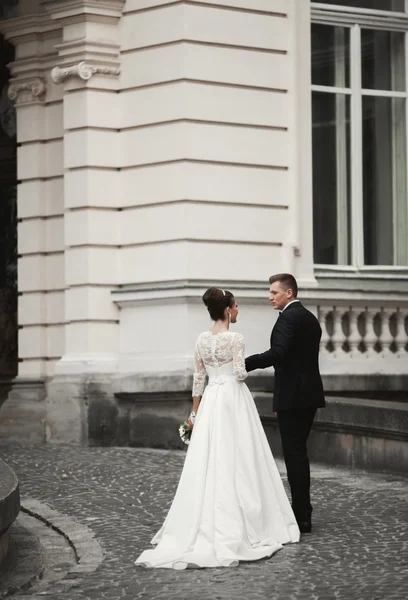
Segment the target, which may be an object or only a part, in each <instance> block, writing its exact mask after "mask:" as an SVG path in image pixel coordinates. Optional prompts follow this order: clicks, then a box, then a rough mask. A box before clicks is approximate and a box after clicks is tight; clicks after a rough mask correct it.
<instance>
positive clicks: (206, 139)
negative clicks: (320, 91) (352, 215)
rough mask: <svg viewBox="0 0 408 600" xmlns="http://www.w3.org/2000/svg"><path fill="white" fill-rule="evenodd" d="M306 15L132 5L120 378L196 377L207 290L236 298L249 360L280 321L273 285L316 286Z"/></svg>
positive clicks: (257, 5)
mask: <svg viewBox="0 0 408 600" xmlns="http://www.w3.org/2000/svg"><path fill="white" fill-rule="evenodd" d="M308 15H309V5H308V2H304V3H302V5H301V6H299V3H297V6H296V11H295V2H293V1H292V0H272V1H268V2H266V1H257V2H254V1H253V0H247V1H245V0H240V1H238V0H237V1H232V0H231V1H228V2H215V1H214V2H210V3H206V4H205V5H203V4H202V3H200V2H188V3H182V2H181V3H172V2H140V1H139V0H127V2H126V5H125V9H124V14H123V18H122V20H121V23H120V27H121V44H122V67H121V68H122V73H121V89H122V92H121V94H120V98H121V103H122V111H121V112H122V121H121V134H120V138H121V142H120V151H121V156H120V163H119V164H120V165H121V169H122V170H121V173H120V178H121V192H122V206H123V211H122V212H121V213H120V217H119V218H120V236H121V243H122V248H121V250H120V265H121V283H122V285H124V286H126V288H125V289H124V290H123V291H122V292H120V291H119V292H115V294H114V297H115V300H116V301H117V303H118V305H119V306H120V307H121V317H120V331H121V334H120V357H119V370H120V371H122V370H123V371H131V372H140V371H142V372H143V371H146V370H147V371H155V370H158V371H160V370H163V369H164V370H166V371H173V370H179V369H188V368H191V356H192V351H193V348H194V341H195V337H196V335H197V334H198V333H199V332H200V330H201V329H202V328H205V327H208V325H209V322H208V315H207V314H206V311H205V309H204V308H203V306H202V304H199V298H200V296H201V294H202V292H203V291H204V290H205V288H206V287H207V286H208V285H212V284H214V285H219V286H221V287H228V288H229V289H231V290H232V291H233V292H235V293H236V294H237V296H238V299H239V301H240V302H241V303H243V306H242V318H241V321H240V329H241V330H244V332H245V333H246V334H247V342H248V345H249V348H251V349H253V350H255V349H260V347H262V345H266V344H267V340H268V333H269V330H270V326H271V324H272V323H273V320H274V318H275V317H274V315H273V313H272V312H271V310H270V307H269V306H268V303H267V295H268V284H267V280H268V277H269V275H270V274H272V273H273V272H278V271H283V270H285V271H287V270H288V271H292V272H295V273H296V274H297V275H298V277H299V278H300V279H301V280H304V281H305V282H307V283H308V285H310V284H313V282H314V277H313V271H312V261H311V255H312V244H311V180H310V177H311V169H310V106H309V85H310V81H309V79H308V73H309V71H310V66H309V60H310V52H309V45H308V44H309V29H310V24H309V20H308ZM305 61H307V65H306V68H305ZM299 95H301V97H302V101H300V98H299ZM305 119H306V122H307V123H308V124H309V127H307V126H306V127H305V126H304V120H305ZM300 222H302V225H303V232H302V233H300V229H301V228H300ZM305 231H306V236H305V233H304V232H305ZM244 305H245V306H244ZM152 330H154V331H155V332H156V333H155V335H152Z"/></svg>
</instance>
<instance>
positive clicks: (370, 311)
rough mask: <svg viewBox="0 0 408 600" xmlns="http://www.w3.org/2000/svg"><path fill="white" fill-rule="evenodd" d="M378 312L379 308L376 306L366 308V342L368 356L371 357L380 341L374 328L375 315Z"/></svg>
mask: <svg viewBox="0 0 408 600" xmlns="http://www.w3.org/2000/svg"><path fill="white" fill-rule="evenodd" d="M377 313H378V310H377V309H376V308H366V315H365V316H366V319H365V335H364V343H365V345H366V349H367V351H366V356H367V358H370V357H371V356H373V355H374V354H375V350H374V346H375V344H376V343H377V341H378V338H377V334H376V333H375V330H374V317H375V315H376V314H377Z"/></svg>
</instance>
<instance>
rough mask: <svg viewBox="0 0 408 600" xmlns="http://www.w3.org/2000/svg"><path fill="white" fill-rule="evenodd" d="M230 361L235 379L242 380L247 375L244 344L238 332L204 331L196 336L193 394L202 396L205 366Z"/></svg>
mask: <svg viewBox="0 0 408 600" xmlns="http://www.w3.org/2000/svg"><path fill="white" fill-rule="evenodd" d="M228 363H232V365H233V373H234V376H235V378H236V379H238V380H239V381H242V380H243V379H245V378H246V377H247V375H248V373H247V372H246V370H245V345H244V338H243V336H242V335H241V334H240V333H235V332H230V331H225V332H222V333H217V334H215V335H214V334H212V333H211V332H210V331H204V333H202V334H201V335H199V336H198V339H197V343H196V348H195V354H194V381H193V396H202V394H203V391H204V384H205V377H206V373H207V371H206V367H215V368H217V367H222V366H224V365H227V364H228Z"/></svg>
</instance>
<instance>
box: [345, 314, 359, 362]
mask: <svg viewBox="0 0 408 600" xmlns="http://www.w3.org/2000/svg"><path fill="white" fill-rule="evenodd" d="M359 314H360V309H358V308H357V309H355V308H353V307H352V306H351V307H350V310H349V335H348V338H347V341H348V343H349V346H350V356H351V357H355V356H358V355H360V352H359V348H358V346H359V344H360V342H361V335H360V332H359V330H358V321H357V320H358V316H359Z"/></svg>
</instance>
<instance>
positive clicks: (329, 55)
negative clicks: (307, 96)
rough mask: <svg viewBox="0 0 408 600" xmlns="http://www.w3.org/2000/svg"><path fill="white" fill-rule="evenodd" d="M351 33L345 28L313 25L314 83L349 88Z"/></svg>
mask: <svg viewBox="0 0 408 600" xmlns="http://www.w3.org/2000/svg"><path fill="white" fill-rule="evenodd" d="M349 72H350V31H349V29H347V28H345V27H330V26H329V25H316V24H313V25H312V83H313V84H315V85H330V86H336V87H349V85H350V76H349Z"/></svg>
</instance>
